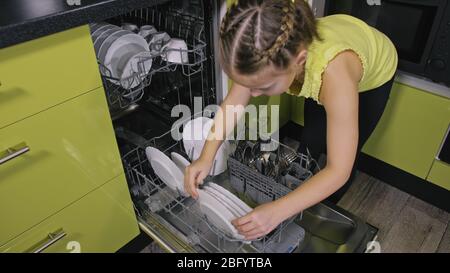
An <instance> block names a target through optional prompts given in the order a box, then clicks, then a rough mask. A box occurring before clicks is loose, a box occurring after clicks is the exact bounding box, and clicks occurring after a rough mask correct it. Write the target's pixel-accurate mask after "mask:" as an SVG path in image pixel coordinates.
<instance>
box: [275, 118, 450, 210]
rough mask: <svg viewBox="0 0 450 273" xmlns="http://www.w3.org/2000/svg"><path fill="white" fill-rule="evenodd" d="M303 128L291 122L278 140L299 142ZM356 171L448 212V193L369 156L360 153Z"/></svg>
mask: <svg viewBox="0 0 450 273" xmlns="http://www.w3.org/2000/svg"><path fill="white" fill-rule="evenodd" d="M302 130H303V127H302V126H301V125H298V124H296V123H294V122H292V121H290V122H288V123H287V124H286V125H284V126H283V127H282V128H281V129H280V139H283V137H289V138H292V139H294V140H297V141H300V137H301V132H302ZM358 169H359V170H360V171H362V172H365V173H367V174H368V175H370V176H373V177H375V178H377V179H379V180H381V181H383V182H385V183H387V184H389V185H391V186H393V187H395V188H398V189H399V190H402V191H404V192H406V193H408V194H411V195H412V196H414V197H417V198H419V199H421V200H423V201H425V202H427V203H430V204H432V205H434V206H436V207H438V208H440V209H442V210H445V211H447V212H450V191H448V190H446V189H444V188H441V187H439V186H437V185H434V184H433V183H430V182H428V181H426V180H424V179H422V178H419V177H417V176H414V175H412V174H410V173H407V172H405V171H403V170H401V169H399V168H396V167H394V166H392V165H389V164H387V163H385V162H383V161H381V160H379V159H376V158H374V157H372V156H370V155H367V154H364V153H361V155H360V157H359V160H358Z"/></svg>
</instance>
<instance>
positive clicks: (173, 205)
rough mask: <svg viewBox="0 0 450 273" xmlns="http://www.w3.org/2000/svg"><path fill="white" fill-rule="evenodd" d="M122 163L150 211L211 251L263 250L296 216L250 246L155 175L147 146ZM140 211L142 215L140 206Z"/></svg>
mask: <svg viewBox="0 0 450 273" xmlns="http://www.w3.org/2000/svg"><path fill="white" fill-rule="evenodd" d="M160 139H161V138H160ZM176 145H178V143H177V144H176ZM176 145H175V146H173V145H170V146H169V147H170V148H168V149H167V150H164V153H166V154H167V153H170V152H171V151H173V150H174V149H173V148H176ZM166 147H167V146H166ZM175 150H176V149H175ZM176 151H178V150H176ZM123 162H124V165H125V169H126V173H127V178H128V180H130V181H129V182H130V184H131V186H132V187H136V186H137V187H138V188H139V189H138V190H139V191H141V194H143V195H146V197H147V198H146V200H145V203H146V205H148V211H147V213H148V212H151V213H164V214H166V215H169V216H170V217H171V219H175V220H176V221H177V223H178V224H179V225H181V227H182V228H183V229H184V230H187V231H188V232H187V233H188V234H184V236H186V237H187V238H188V239H189V243H192V244H198V245H200V246H201V247H202V248H203V249H207V250H209V251H211V250H212V251H215V252H242V251H244V252H246V251H245V250H244V249H246V248H247V249H248V248H251V249H252V251H254V252H261V253H263V252H265V251H267V250H269V248H270V247H271V246H273V244H276V243H277V242H280V241H281V240H282V238H284V236H285V235H284V233H283V231H284V229H285V228H286V227H287V226H288V225H289V224H290V223H292V222H293V221H294V219H295V217H292V218H290V219H288V220H286V221H284V222H283V223H281V224H280V225H279V226H278V227H277V228H276V229H275V230H274V231H273V232H272V233H271V234H269V235H267V236H265V237H263V238H261V239H260V240H257V241H254V242H253V243H252V244H251V245H249V242H243V241H241V240H237V239H234V238H231V237H229V236H228V235H227V234H226V233H224V232H222V231H221V230H220V229H218V228H216V227H215V226H214V225H212V224H211V223H209V221H208V219H207V218H206V216H204V215H202V214H201V213H200V211H199V209H198V203H197V202H196V201H194V200H193V199H192V198H190V197H183V196H182V195H181V194H180V193H179V192H175V191H173V190H172V189H170V188H168V187H166V186H165V184H164V183H163V182H162V181H161V180H160V179H159V178H158V177H157V176H156V175H155V174H154V172H153V170H152V168H151V165H150V162H149V161H148V160H147V158H146V155H145V151H144V149H142V148H136V149H134V150H132V151H130V152H129V153H127V154H126V155H125V156H123ZM136 209H137V208H136ZM137 213H138V215H142V213H141V212H140V211H139V210H138V209H137Z"/></svg>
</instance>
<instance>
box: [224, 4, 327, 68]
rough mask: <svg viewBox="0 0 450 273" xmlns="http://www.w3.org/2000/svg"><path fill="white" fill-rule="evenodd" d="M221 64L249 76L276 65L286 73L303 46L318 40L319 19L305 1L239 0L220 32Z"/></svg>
mask: <svg viewBox="0 0 450 273" xmlns="http://www.w3.org/2000/svg"><path fill="white" fill-rule="evenodd" d="M220 38H221V39H220V53H221V58H222V63H223V64H224V65H225V66H226V68H228V70H229V71H236V72H238V73H239V74H243V75H248V74H253V73H255V72H258V71H259V70H260V69H261V68H263V67H265V66H267V65H269V64H273V65H274V66H275V67H276V68H280V69H286V68H288V66H289V65H290V62H291V60H292V59H293V58H292V57H293V56H296V55H297V54H298V52H299V50H300V45H301V44H302V43H303V44H305V45H309V44H310V43H311V42H312V41H313V39H319V40H320V37H319V35H318V33H317V27H316V19H315V18H314V15H313V12H312V10H311V8H310V7H309V5H308V3H307V2H306V1H305V0H295V1H292V0H240V1H236V2H234V3H233V5H232V6H231V7H230V9H229V10H228V12H227V14H226V15H225V17H224V19H223V20H222V25H221V28H220Z"/></svg>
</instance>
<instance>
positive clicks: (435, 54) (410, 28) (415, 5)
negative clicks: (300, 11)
mask: <svg viewBox="0 0 450 273" xmlns="http://www.w3.org/2000/svg"><path fill="white" fill-rule="evenodd" d="M332 14H349V15H352V16H355V17H358V18H360V19H361V20H363V21H365V22H367V23H368V24H369V25H371V26H373V27H375V28H377V29H378V30H380V31H382V32H383V33H385V34H386V35H387V36H388V37H389V38H390V39H391V40H392V42H393V43H394V44H395V46H396V48H397V51H398V54H399V59H400V60H399V69H400V70H403V71H405V72H410V73H413V74H417V75H421V76H424V77H427V78H429V79H431V80H433V81H435V82H440V83H444V84H446V85H450V3H449V1H448V0H429V1H421V0H327V1H326V4H325V12H324V15H332Z"/></svg>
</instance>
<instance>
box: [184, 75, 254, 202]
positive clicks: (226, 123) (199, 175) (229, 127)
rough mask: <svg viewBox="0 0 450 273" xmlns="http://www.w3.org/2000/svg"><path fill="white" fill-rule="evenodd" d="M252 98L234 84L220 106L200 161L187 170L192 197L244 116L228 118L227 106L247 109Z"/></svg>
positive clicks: (187, 186)
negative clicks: (237, 123) (238, 121)
mask: <svg viewBox="0 0 450 273" xmlns="http://www.w3.org/2000/svg"><path fill="white" fill-rule="evenodd" d="M250 98H251V95H250V89H248V88H246V87H243V86H241V85H239V84H236V83H234V84H233V86H232V87H231V89H230V91H229V93H228V95H227V96H226V97H225V99H224V101H223V102H222V104H221V105H220V110H219V111H217V113H216V116H215V118H214V125H213V127H212V128H211V131H210V134H209V136H208V139H207V140H206V141H205V145H204V147H203V150H202V153H201V155H200V157H199V159H198V160H196V161H195V162H193V163H192V164H191V165H190V166H189V167H188V168H186V170H185V176H184V185H185V190H186V192H187V193H189V195H191V196H192V197H194V198H197V197H198V193H197V186H198V185H199V184H201V183H202V182H203V179H204V178H205V177H206V176H208V174H209V172H210V170H211V167H212V164H213V162H214V159H215V157H216V153H217V150H218V149H219V147H220V145H221V144H222V142H223V140H224V139H225V138H226V136H228V135H229V134H230V133H231V132H233V130H234V127H235V125H236V121H237V120H239V119H240V118H241V116H242V112H237V119H234V118H227V114H226V109H227V106H243V107H245V106H247V105H248V102H249V101H250Z"/></svg>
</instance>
